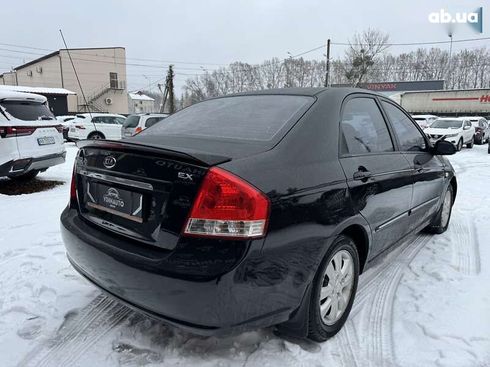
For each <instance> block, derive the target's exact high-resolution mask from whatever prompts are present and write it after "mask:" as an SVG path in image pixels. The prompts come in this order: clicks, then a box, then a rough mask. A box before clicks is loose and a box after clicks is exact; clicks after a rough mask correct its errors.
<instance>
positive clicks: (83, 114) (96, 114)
mask: <svg viewBox="0 0 490 367" xmlns="http://www.w3.org/2000/svg"><path fill="white" fill-rule="evenodd" d="M79 115H82V116H87V117H90V116H92V117H99V116H113V117H124V116H123V115H118V114H117V113H98V112H93V113H88V112H84V113H77V116H79ZM124 118H126V117H124Z"/></svg>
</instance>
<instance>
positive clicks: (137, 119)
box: [121, 113, 168, 138]
mask: <svg viewBox="0 0 490 367" xmlns="http://www.w3.org/2000/svg"><path fill="white" fill-rule="evenodd" d="M167 116H168V114H167V113H145V114H134V115H129V116H128V118H127V119H126V121H124V124H123V126H122V129H121V134H122V137H123V138H127V137H129V136H133V135H136V134H138V133H139V132H141V131H143V130H144V129H146V128H148V127H150V126H153V125H155V124H156V123H157V122H159V121H162V120H163V119H164V118H166V117H167Z"/></svg>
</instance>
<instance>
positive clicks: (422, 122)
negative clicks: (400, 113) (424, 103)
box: [412, 115, 437, 130]
mask: <svg viewBox="0 0 490 367" xmlns="http://www.w3.org/2000/svg"><path fill="white" fill-rule="evenodd" d="M412 118H413V119H414V120H415V122H416V123H417V124H418V125H419V126H420V127H421V128H422V130H425V129H427V128H428V127H429V126H430V125H431V124H432V123H433V122H434V121H435V120H437V116H434V115H412Z"/></svg>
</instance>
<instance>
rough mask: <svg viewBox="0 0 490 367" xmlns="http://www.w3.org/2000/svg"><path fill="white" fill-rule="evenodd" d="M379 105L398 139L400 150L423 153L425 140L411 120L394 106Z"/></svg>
mask: <svg viewBox="0 0 490 367" xmlns="http://www.w3.org/2000/svg"><path fill="white" fill-rule="evenodd" d="M381 103H382V105H383V108H384V110H385V111H386V114H387V115H388V118H389V120H390V122H391V125H392V126H393V130H394V131H395V134H396V137H397V138H398V142H399V144H400V150H401V151H404V152H423V151H425V150H426V148H427V145H426V142H425V138H424V136H423V135H422V133H421V132H420V131H419V129H417V128H416V127H415V125H414V123H413V122H412V120H410V119H409V118H408V116H407V115H405V114H404V113H403V111H402V110H400V109H399V108H398V107H396V106H395V105H394V104H392V103H389V102H385V101H381Z"/></svg>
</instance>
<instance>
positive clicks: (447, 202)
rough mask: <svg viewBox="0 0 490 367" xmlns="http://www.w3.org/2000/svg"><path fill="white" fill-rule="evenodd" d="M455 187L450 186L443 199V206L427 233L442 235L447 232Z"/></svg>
mask: <svg viewBox="0 0 490 367" xmlns="http://www.w3.org/2000/svg"><path fill="white" fill-rule="evenodd" d="M453 199H454V197H453V187H452V186H451V185H449V186H448V188H447V190H446V192H445V193H444V197H443V198H442V204H441V207H440V208H439V211H438V212H437V214H436V216H435V217H434V219H433V220H432V223H431V224H430V225H429V226H428V227H427V231H428V232H431V233H437V234H441V233H444V232H446V230H447V227H448V226H449V221H450V219H451V212H452V209H453Z"/></svg>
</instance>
